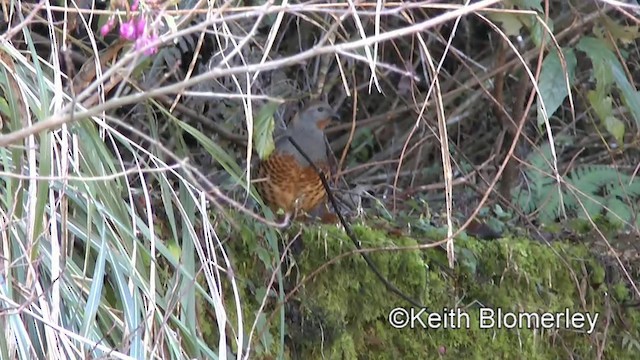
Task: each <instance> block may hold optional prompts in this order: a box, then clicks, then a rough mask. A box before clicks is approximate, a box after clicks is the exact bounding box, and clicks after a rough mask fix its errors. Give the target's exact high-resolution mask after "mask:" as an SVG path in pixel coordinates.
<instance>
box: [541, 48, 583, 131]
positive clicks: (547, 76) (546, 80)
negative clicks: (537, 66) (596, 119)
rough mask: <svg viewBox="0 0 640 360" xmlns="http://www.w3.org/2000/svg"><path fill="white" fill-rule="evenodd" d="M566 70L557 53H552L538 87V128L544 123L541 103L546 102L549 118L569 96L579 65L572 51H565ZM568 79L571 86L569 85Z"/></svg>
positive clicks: (543, 64)
mask: <svg viewBox="0 0 640 360" xmlns="http://www.w3.org/2000/svg"><path fill="white" fill-rule="evenodd" d="M563 54H564V58H565V62H566V68H564V67H563V64H562V61H561V59H560V57H559V56H558V53H557V52H556V51H553V52H550V53H549V55H547V57H546V58H545V59H544V62H543V63H542V71H541V72H540V80H539V81H538V87H539V88H540V95H539V96H538V126H540V125H542V124H543V123H544V116H543V112H542V111H543V110H542V106H541V103H540V101H541V100H542V101H544V105H545V108H546V110H547V117H550V116H551V115H553V114H554V113H555V112H556V110H557V109H558V108H559V107H560V105H562V103H563V102H564V100H565V99H566V98H567V96H568V95H569V86H571V84H572V83H573V80H574V75H575V69H576V65H577V63H578V62H577V60H576V56H575V54H574V52H573V50H571V49H564V50H563ZM567 78H568V79H569V84H567Z"/></svg>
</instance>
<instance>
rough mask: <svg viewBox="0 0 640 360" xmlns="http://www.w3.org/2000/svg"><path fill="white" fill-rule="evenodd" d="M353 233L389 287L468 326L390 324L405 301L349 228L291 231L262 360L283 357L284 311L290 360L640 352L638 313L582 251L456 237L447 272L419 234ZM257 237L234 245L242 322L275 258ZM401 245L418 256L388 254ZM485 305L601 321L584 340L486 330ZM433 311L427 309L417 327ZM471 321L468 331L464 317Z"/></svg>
mask: <svg viewBox="0 0 640 360" xmlns="http://www.w3.org/2000/svg"><path fill="white" fill-rule="evenodd" d="M354 232H355V233H356V235H357V237H358V240H360V241H361V243H362V247H363V248H365V249H384V250H381V251H375V252H369V253H368V254H369V256H370V258H371V259H372V260H373V262H374V263H375V265H376V267H377V268H378V269H379V270H380V272H381V273H382V274H383V275H384V276H385V277H386V278H387V279H388V280H389V281H390V282H391V283H392V284H394V285H395V286H396V287H397V288H398V289H399V290H400V291H402V292H403V293H404V294H406V295H407V296H409V297H410V298H413V299H415V300H417V301H418V302H420V303H422V304H424V305H425V306H426V307H428V309H429V310H430V311H432V312H434V313H439V314H441V315H446V314H447V313H448V311H454V312H455V311H460V312H462V313H464V314H467V315H464V316H465V317H463V318H461V320H462V321H461V322H460V323H458V325H461V326H462V327H463V328H457V329H454V328H451V325H452V324H449V325H450V326H449V327H448V328H442V327H441V328H438V329H437V328H429V326H427V328H424V327H422V323H420V322H414V325H416V326H415V327H413V328H409V327H405V328H402V329H398V328H395V327H393V326H391V325H390V323H389V314H390V311H391V310H392V309H394V308H398V307H402V308H404V309H405V310H406V311H410V308H411V305H410V304H408V303H407V302H406V301H405V300H403V299H401V298H400V297H398V296H396V295H394V294H393V293H392V292H390V291H389V290H387V288H386V287H385V285H384V284H383V283H382V282H381V281H380V280H379V279H378V278H377V277H376V276H375V274H374V273H373V272H372V271H371V269H370V268H369V267H368V266H367V264H366V262H365V261H364V260H363V258H362V256H361V254H359V253H358V252H354V250H355V248H354V246H353V244H352V242H351V240H349V238H348V237H347V236H346V235H345V233H344V231H343V230H342V229H339V228H337V227H334V226H318V227H315V226H314V227H304V226H303V227H298V226H296V227H295V229H293V228H292V229H289V230H288V231H286V232H285V233H284V236H283V237H282V238H283V240H285V243H287V242H289V241H296V242H299V243H296V245H295V246H292V248H294V249H296V250H295V254H294V255H289V256H288V257H287V258H288V260H287V262H286V264H284V265H283V266H282V267H281V268H280V270H281V271H282V273H283V274H285V275H284V278H283V280H282V284H283V285H284V287H285V289H284V290H285V292H287V293H289V295H288V296H287V301H286V305H285V306H281V302H279V301H278V300H277V299H278V296H277V295H276V294H277V290H274V287H275V288H277V284H276V286H274V287H272V288H271V290H270V291H271V293H272V299H273V301H272V302H271V303H270V304H269V306H267V309H266V311H267V315H266V317H265V319H267V320H268V325H266V326H267V328H268V330H266V329H263V330H262V331H263V332H262V334H263V335H264V334H265V332H269V333H270V335H269V336H268V338H269V340H268V341H266V342H265V340H264V339H265V338H264V336H262V337H260V336H259V337H257V338H256V339H257V341H256V344H254V345H252V349H254V350H255V351H256V356H257V357H262V358H270V357H272V356H274V355H275V354H277V353H278V352H279V351H281V350H283V349H281V348H280V345H281V343H278V341H276V340H274V339H278V338H279V337H280V335H279V334H280V333H279V332H280V331H282V328H283V325H282V324H283V323H282V322H281V321H280V320H279V319H281V315H282V314H281V313H280V311H282V310H284V312H285V313H284V327H285V328H286V330H285V332H286V337H285V342H284V346H285V347H286V349H284V350H283V353H285V354H286V356H287V357H289V358H296V359H319V358H325V359H396V358H408V359H413V358H458V357H463V358H479V359H480V358H486V357H487V356H489V357H490V358H505V359H514V358H527V359H556V358H567V357H570V356H574V357H577V358H591V357H592V356H593V355H592V354H595V353H596V352H598V351H602V354H603V356H604V357H605V358H636V356H637V351H638V349H637V348H634V345H633V344H634V340H633V339H638V338H639V337H640V330H639V328H640V312H639V311H638V310H637V309H636V308H632V307H623V306H620V305H619V304H618V303H617V301H616V299H618V300H620V297H624V289H626V287H625V286H624V283H617V284H609V285H606V284H605V283H604V281H603V277H604V270H603V267H602V265H601V264H599V262H598V261H597V260H596V259H595V258H594V257H593V256H592V255H591V254H590V253H589V249H587V248H586V247H584V246H581V245H576V244H570V243H566V242H561V241H558V242H555V243H553V244H552V245H551V246H549V245H545V244H541V243H538V242H533V241H530V240H527V239H515V238H504V239H500V240H496V241H479V240H475V239H473V238H467V237H463V238H461V239H459V240H456V241H455V248H456V258H457V265H456V268H455V269H454V270H451V269H448V267H447V266H446V253H445V251H444V249H443V248H441V247H428V244H429V243H430V242H431V240H428V239H426V238H425V237H426V235H425V234H419V235H414V237H409V236H397V234H396V235H389V234H388V233H387V232H384V231H380V230H374V229H371V228H368V227H366V226H362V225H358V226H354ZM272 234H273V233H272ZM265 238H268V237H265ZM261 239H264V238H258V237H257V238H256V239H253V240H252V239H250V238H249V237H245V238H244V241H242V242H240V241H239V242H236V244H235V245H230V246H231V247H232V249H231V252H232V253H233V256H234V257H235V259H236V266H237V267H236V268H237V269H238V274H236V276H237V277H239V278H242V279H245V281H244V284H245V285H246V288H245V289H244V290H243V291H244V295H245V299H250V300H249V301H245V303H244V304H243V306H244V308H243V313H244V315H245V317H246V319H247V320H249V321H248V325H247V326H250V325H251V323H252V321H253V319H254V318H255V313H256V310H257V309H258V306H259V303H260V302H259V301H260V299H261V297H262V294H264V291H262V292H260V291H257V292H256V290H255V289H256V288H257V287H260V286H265V285H266V284H267V279H268V278H270V274H271V272H272V271H273V268H275V266H274V265H275V264H277V261H275V260H277V259H278V258H279V255H278V256H276V254H273V257H272V258H271V260H268V259H267V257H266V255H265V254H264V249H265V248H269V247H270V246H267V245H266V244H267V243H268V242H265V241H262V240H261ZM254 241H255V243H254ZM261 241H262V242H261ZM259 244H262V246H263V250H261V251H257V250H255V249H256V248H260V245H259ZM271 247H272V246H271ZM399 247H403V248H407V247H413V250H407V249H404V250H397V249H395V248H399ZM249 249H254V250H249ZM259 252H260V253H261V255H259V254H258V253H259ZM328 263H329V264H328ZM272 266H273V267H272ZM292 290H295V291H293V292H292ZM265 291H266V290H265ZM608 292H613V293H614V294H615V299H614V298H607V294H608ZM621 294H622V295H621ZM482 309H493V310H497V309H500V310H501V311H502V312H504V313H518V312H526V313H564V312H565V311H569V313H570V314H571V315H572V314H574V313H589V314H590V315H591V316H593V315H594V314H596V313H597V314H598V318H597V323H596V326H595V330H594V331H593V333H591V334H588V333H587V330H588V329H589V327H588V326H586V328H584V329H567V328H565V326H564V322H563V323H562V324H561V325H560V326H559V327H558V328H552V329H542V328H526V327H525V328H517V329H505V328H502V329H498V328H495V327H494V328H489V329H481V328H479V312H480V311H481V310H482ZM419 310H420V309H414V310H413V311H414V312H416V311H419ZM274 311H275V313H274ZM403 314H408V313H401V314H400V315H401V317H402V315H403ZM428 316H429V315H428V313H427V312H423V313H422V316H421V319H423V323H427V320H428ZM432 316H435V315H432ZM467 317H468V320H469V327H468V328H466V326H465V325H466V323H465V321H464V320H465V319H467ZM451 319H455V317H454V318H451ZM427 325H428V324H427ZM245 331H247V332H248V331H249V328H247V329H245ZM635 344H637V343H635Z"/></svg>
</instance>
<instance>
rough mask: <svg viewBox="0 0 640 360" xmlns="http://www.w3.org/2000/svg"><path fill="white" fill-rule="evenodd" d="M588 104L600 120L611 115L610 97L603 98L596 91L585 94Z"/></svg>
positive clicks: (611, 102) (611, 103) (611, 104)
mask: <svg viewBox="0 0 640 360" xmlns="http://www.w3.org/2000/svg"><path fill="white" fill-rule="evenodd" d="M587 99H589V104H590V105H591V107H592V108H593V111H594V112H595V113H596V115H598V118H599V119H600V120H604V119H606V118H607V117H609V116H611V115H612V114H613V101H612V100H611V97H610V96H606V97H603V96H602V95H601V94H599V93H598V92H597V91H594V90H591V91H589V92H588V93H587Z"/></svg>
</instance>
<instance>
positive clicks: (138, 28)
mask: <svg viewBox="0 0 640 360" xmlns="http://www.w3.org/2000/svg"><path fill="white" fill-rule="evenodd" d="M134 24H135V37H136V38H138V37H140V36H142V34H144V28H145V27H146V26H147V20H146V19H145V18H143V17H141V18H140V19H138V20H137V21H135V20H134Z"/></svg>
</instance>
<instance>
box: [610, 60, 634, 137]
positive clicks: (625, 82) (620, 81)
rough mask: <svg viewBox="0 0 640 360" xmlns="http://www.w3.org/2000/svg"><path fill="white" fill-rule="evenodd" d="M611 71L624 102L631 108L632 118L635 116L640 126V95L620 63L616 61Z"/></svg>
mask: <svg viewBox="0 0 640 360" xmlns="http://www.w3.org/2000/svg"><path fill="white" fill-rule="evenodd" d="M611 69H612V71H613V78H614V79H615V82H616V87H617V88H618V89H619V90H620V93H621V95H622V102H624V104H625V105H626V106H627V108H629V111H630V112H631V116H633V119H634V120H635V122H636V124H637V125H638V126H640V94H638V90H636V87H635V86H634V84H632V83H630V82H629V79H628V78H627V75H626V73H625V71H624V70H623V69H622V65H621V64H620V62H618V61H617V60H616V62H615V63H612V64H611Z"/></svg>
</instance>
